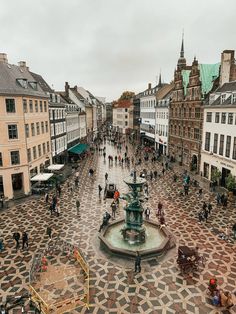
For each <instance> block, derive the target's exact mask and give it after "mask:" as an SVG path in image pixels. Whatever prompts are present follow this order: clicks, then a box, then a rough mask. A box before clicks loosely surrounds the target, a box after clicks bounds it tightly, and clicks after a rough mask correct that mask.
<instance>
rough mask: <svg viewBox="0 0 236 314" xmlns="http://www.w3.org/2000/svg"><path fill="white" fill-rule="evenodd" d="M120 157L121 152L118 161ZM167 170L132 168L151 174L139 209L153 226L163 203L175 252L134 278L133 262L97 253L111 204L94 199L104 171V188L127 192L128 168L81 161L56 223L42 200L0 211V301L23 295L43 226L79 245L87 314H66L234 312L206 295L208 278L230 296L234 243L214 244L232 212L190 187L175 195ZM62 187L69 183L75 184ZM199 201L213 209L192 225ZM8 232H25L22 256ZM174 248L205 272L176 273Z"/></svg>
mask: <svg viewBox="0 0 236 314" xmlns="http://www.w3.org/2000/svg"><path fill="white" fill-rule="evenodd" d="M105 145H106V156H108V155H111V156H113V157H114V156H115V155H118V153H117V150H116V148H115V147H114V146H113V145H111V144H110V143H108V142H107V143H106V144H105ZM124 152H125V150H124V148H123V150H122V153H121V155H123V154H124ZM132 154H133V151H132V146H129V151H128V156H131V155H132ZM173 167H174V169H173V170H167V171H166V172H165V174H164V175H162V165H161V162H155V163H153V162H151V161H150V160H149V161H148V162H144V161H143V162H142V164H141V165H138V166H137V167H136V170H137V173H138V174H139V172H140V171H141V170H143V169H144V168H145V169H147V170H149V171H150V170H152V171H153V170H155V169H156V170H157V171H158V174H159V175H160V176H158V179H157V180H154V179H153V180H152V181H150V180H149V181H148V185H149V198H148V201H147V202H146V203H144V207H146V206H148V207H149V208H150V210H151V213H150V219H151V220H154V221H157V217H156V209H157V204H158V202H161V203H162V204H163V207H164V211H165V220H166V224H167V228H168V229H169V230H170V231H171V233H172V234H173V238H174V240H175V241H176V247H175V248H174V249H172V250H170V251H169V252H167V254H166V255H165V256H162V257H153V258H151V259H149V260H146V261H145V260H143V261H142V270H141V272H140V273H134V261H132V260H126V259H122V258H118V257H115V256H112V255H110V254H108V253H106V252H105V251H104V250H101V249H100V242H99V240H98V234H99V233H98V230H99V226H100V224H101V222H102V216H103V214H104V212H105V211H106V210H107V211H109V212H110V214H111V207H110V205H111V199H107V200H104V199H103V198H99V191H98V185H99V184H100V185H101V187H102V188H103V190H104V187H105V173H106V172H107V173H108V181H109V182H113V183H115V184H116V187H117V189H118V190H119V192H120V194H122V193H126V192H127V189H128V188H127V185H126V184H125V183H124V181H123V179H124V178H125V177H127V176H128V175H129V174H130V172H131V171H132V169H133V166H132V165H131V166H130V168H127V167H126V166H125V165H123V167H122V166H121V165H119V164H117V165H116V164H115V162H114V161H113V163H110V165H109V163H108V159H107V157H106V159H105V160H104V157H103V155H102V154H99V153H98V152H95V154H94V155H91V156H90V157H89V158H87V159H86V160H84V161H82V162H81V167H80V169H79V170H78V172H79V187H78V188H74V189H73V190H72V191H71V190H70V189H68V182H65V183H64V184H63V185H62V187H61V188H62V192H61V198H60V211H61V213H60V216H59V217H57V216H54V215H53V216H51V215H50V211H49V210H48V205H46V204H45V200H44V197H43V196H42V197H40V198H34V199H29V200H26V201H25V202H22V203H20V204H19V205H17V206H14V207H12V208H9V209H5V210H4V211H2V212H1V213H0V229H1V236H2V238H3V240H4V246H5V249H4V250H3V252H2V253H0V259H1V269H0V284H1V285H0V301H1V302H2V301H3V300H4V299H5V298H6V296H11V295H20V294H22V293H23V292H24V291H25V289H27V285H28V280H29V269H30V265H31V262H32V258H33V255H34V253H35V252H37V251H39V250H42V249H44V248H45V247H46V245H47V243H48V241H49V238H48V236H47V234H46V230H47V227H48V226H50V228H51V229H52V238H56V237H57V236H58V235H59V236H60V237H61V238H63V239H64V240H65V241H67V242H69V243H71V244H74V245H77V246H79V248H80V249H81V251H82V253H83V255H84V257H85V259H86V260H87V262H88V264H89V269H90V308H89V310H86V308H81V307H79V308H78V309H76V310H74V311H73V313H99V314H100V313H101V314H102V313H120V314H130V313H152V314H154V313H157V314H161V313H163V314H171V313H179V314H184V313H189V314H190V313H196V314H203V313H204V314H205V313H212V314H213V313H215V314H216V313H236V306H234V307H233V308H231V309H230V311H228V310H225V309H223V308H216V307H214V306H213V305H212V304H211V299H210V295H209V293H208V291H207V290H208V289H207V287H208V282H209V279H210V278H211V277H214V276H215V277H216V278H217V280H218V285H219V286H220V287H221V288H222V289H225V290H228V291H230V292H234V291H235V289H236V258H235V257H236V243H235V242H233V243H231V242H228V241H225V240H223V239H220V238H219V237H218V236H217V234H216V232H215V230H223V229H224V228H226V226H228V225H229V224H232V223H233V222H235V221H236V211H235V208H233V205H231V204H230V203H229V205H228V207H227V208H222V207H218V206H217V204H216V200H215V196H214V195H213V194H212V193H210V192H209V191H207V190H205V189H203V195H202V196H201V198H199V196H198V193H197V191H198V190H197V188H195V187H190V189H189V195H188V196H182V195H180V193H179V192H180V190H181V189H182V182H181V179H179V180H177V182H174V181H173V173H174V171H175V172H176V173H177V175H178V177H179V178H180V177H181V173H180V172H178V171H180V170H179V169H180V168H179V167H176V168H175V165H174V166H173ZM91 168H92V169H94V175H93V176H92V177H91V176H89V169H91ZM69 181H70V183H71V184H72V183H73V182H74V177H71V178H70V179H69ZM49 198H52V195H51V194H50V196H49ZM77 199H79V201H80V209H79V213H77V210H76V200H77ZM203 201H206V202H209V201H210V202H211V203H212V205H213V209H212V212H211V215H210V217H209V219H208V222H207V223H205V222H203V223H202V224H199V223H198V211H199V210H200V209H201V208H202V203H203ZM122 204H124V202H123V201H121V202H120V207H119V210H118V212H117V213H116V218H115V219H118V218H120V217H122V216H123V215H124V210H123V209H122ZM15 231H19V232H20V233H23V232H24V231H26V232H27V233H28V236H29V248H28V249H24V250H22V249H21V247H20V248H19V249H18V250H17V251H16V249H15V242H14V241H13V238H12V235H13V233H14V232H15ZM179 245H187V246H191V247H196V246H197V247H199V251H200V252H201V254H202V255H203V256H204V257H205V259H206V264H205V267H204V268H201V270H200V271H198V272H194V273H190V274H184V275H183V274H181V273H180V270H179V268H178V265H177V263H176V257H177V247H178V246H179ZM223 310H224V312H223ZM15 313H17V312H15Z"/></svg>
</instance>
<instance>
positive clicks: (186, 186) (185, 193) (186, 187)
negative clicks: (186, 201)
mask: <svg viewBox="0 0 236 314" xmlns="http://www.w3.org/2000/svg"><path fill="white" fill-rule="evenodd" d="M188 189H189V187H188V185H187V184H185V185H184V195H185V196H187V195H188Z"/></svg>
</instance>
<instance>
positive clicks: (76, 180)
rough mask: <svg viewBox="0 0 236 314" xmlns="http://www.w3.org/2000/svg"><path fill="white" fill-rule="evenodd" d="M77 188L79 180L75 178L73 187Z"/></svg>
mask: <svg viewBox="0 0 236 314" xmlns="http://www.w3.org/2000/svg"><path fill="white" fill-rule="evenodd" d="M78 186H79V178H78V177H76V178H75V187H76V188H77V187H78Z"/></svg>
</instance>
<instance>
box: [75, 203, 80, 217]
mask: <svg viewBox="0 0 236 314" xmlns="http://www.w3.org/2000/svg"><path fill="white" fill-rule="evenodd" d="M79 209H80V201H79V200H78V199H77V200H76V210H77V214H79Z"/></svg>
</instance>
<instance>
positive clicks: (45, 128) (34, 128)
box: [25, 121, 48, 138]
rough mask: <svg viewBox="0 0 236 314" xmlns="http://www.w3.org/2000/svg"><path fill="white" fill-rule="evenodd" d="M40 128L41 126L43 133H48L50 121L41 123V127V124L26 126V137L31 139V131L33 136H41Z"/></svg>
mask: <svg viewBox="0 0 236 314" xmlns="http://www.w3.org/2000/svg"><path fill="white" fill-rule="evenodd" d="M40 126H41V133H42V134H43V133H48V121H45V122H44V121H41V125H40V123H39V122H36V123H31V124H30V125H29V124H25V136H26V137H27V138H28V137H30V130H29V129H31V136H35V135H39V134H40Z"/></svg>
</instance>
